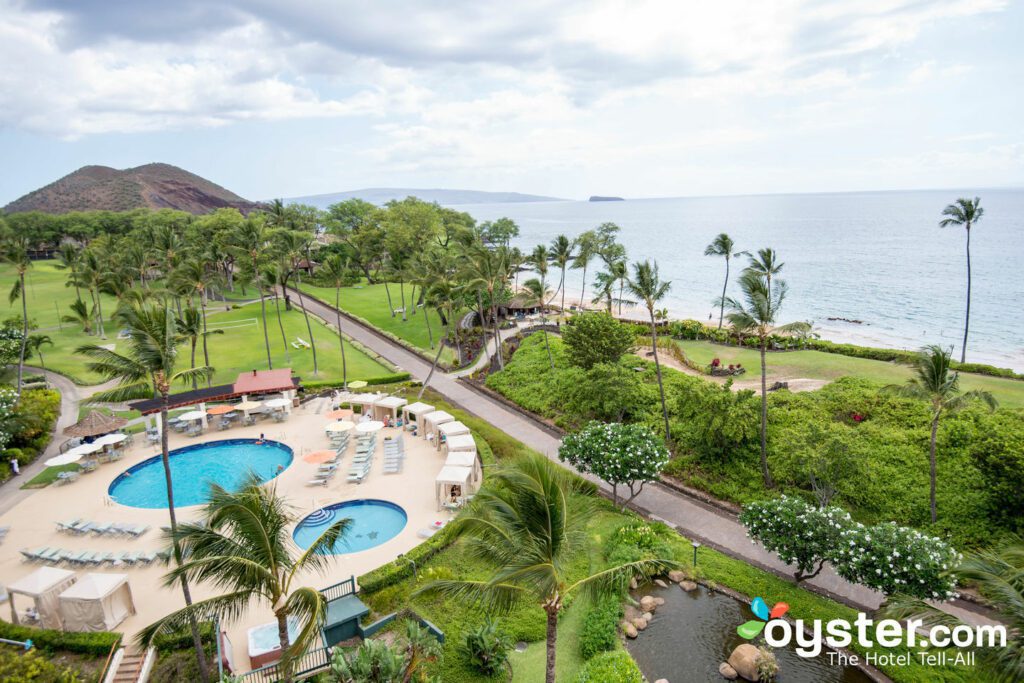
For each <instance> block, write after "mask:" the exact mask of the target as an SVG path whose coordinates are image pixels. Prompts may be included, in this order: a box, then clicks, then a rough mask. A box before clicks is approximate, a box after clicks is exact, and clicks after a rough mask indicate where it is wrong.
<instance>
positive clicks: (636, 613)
mask: <svg viewBox="0 0 1024 683" xmlns="http://www.w3.org/2000/svg"><path fill="white" fill-rule="evenodd" d="M643 614H644V613H643V612H641V611H640V610H638V609H637V608H636V607H633V605H626V606H625V607H624V608H622V616H623V617H624V618H625V620H626V621H633V620H634V619H637V618H639V617H642V616H643Z"/></svg>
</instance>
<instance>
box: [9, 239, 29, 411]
mask: <svg viewBox="0 0 1024 683" xmlns="http://www.w3.org/2000/svg"><path fill="white" fill-rule="evenodd" d="M5 241H6V244H5V245H4V250H3V257H4V260H5V261H7V262H8V263H10V264H11V265H13V266H14V272H15V274H16V275H17V277H18V279H17V280H15V281H14V285H13V286H12V287H11V293H10V296H9V297H8V300H9V301H10V303H12V304H13V303H14V302H15V301H17V300H18V299H21V350H20V352H19V354H18V381H17V384H15V387H14V388H15V391H16V392H17V394H18V396H21V377H22V375H23V374H24V372H25V347H26V344H28V296H27V293H26V292H25V273H27V272H28V269H29V268H31V267H32V259H30V258H29V255H28V250H29V246H30V245H29V242H28V238H27V237H25V236H24V235H12V236H9V237H8V238H7V239H6V240H5Z"/></svg>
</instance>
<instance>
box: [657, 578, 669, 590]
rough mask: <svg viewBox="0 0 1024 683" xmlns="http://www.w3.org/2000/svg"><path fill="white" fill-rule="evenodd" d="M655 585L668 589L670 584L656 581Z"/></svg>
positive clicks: (659, 580)
mask: <svg viewBox="0 0 1024 683" xmlns="http://www.w3.org/2000/svg"><path fill="white" fill-rule="evenodd" d="M654 583H655V584H656V585H658V586H660V587H662V588H668V584H667V583H665V582H664V581H662V580H661V579H655V580H654Z"/></svg>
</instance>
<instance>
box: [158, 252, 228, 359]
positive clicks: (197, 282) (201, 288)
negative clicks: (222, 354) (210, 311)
mask: <svg viewBox="0 0 1024 683" xmlns="http://www.w3.org/2000/svg"><path fill="white" fill-rule="evenodd" d="M210 265H211V262H210V260H209V259H208V258H206V257H205V256H204V255H202V254H201V253H200V254H190V255H189V257H187V258H186V259H185V260H184V261H183V262H182V263H181V265H179V266H178V267H177V268H176V269H175V270H174V273H172V274H171V281H172V283H173V284H174V285H175V286H176V287H178V288H180V289H181V290H182V291H184V292H185V293H186V296H188V297H189V298H190V299H191V298H192V296H193V295H195V296H196V297H198V299H199V317H200V322H201V323H202V324H201V325H200V331H201V332H202V334H201V335H200V338H201V339H202V341H203V364H204V365H209V364H210V350H209V348H207V343H206V342H207V339H206V337H207V336H208V332H207V329H206V296H207V294H208V293H209V288H210V287H216V286H218V285H219V284H221V282H222V280H221V278H220V276H219V275H218V274H217V273H216V272H210V270H209V266H210ZM217 332H218V333H223V332H224V331H223V330H217ZM195 364H196V363H195V358H193V359H192V367H195Z"/></svg>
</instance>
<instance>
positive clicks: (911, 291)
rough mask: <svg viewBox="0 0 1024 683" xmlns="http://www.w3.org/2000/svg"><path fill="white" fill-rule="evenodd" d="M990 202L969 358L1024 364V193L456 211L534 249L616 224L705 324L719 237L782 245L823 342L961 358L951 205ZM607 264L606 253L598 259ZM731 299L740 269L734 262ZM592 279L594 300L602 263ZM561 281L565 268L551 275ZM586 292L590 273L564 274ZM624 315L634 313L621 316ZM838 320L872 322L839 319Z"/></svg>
mask: <svg viewBox="0 0 1024 683" xmlns="http://www.w3.org/2000/svg"><path fill="white" fill-rule="evenodd" d="M975 194H977V195H978V196H980V197H981V198H982V206H983V207H984V208H985V216H984V218H983V219H982V221H981V222H980V223H979V224H978V226H977V227H976V228H975V229H973V230H972V236H971V258H972V268H973V295H972V304H971V336H970V340H969V342H968V350H967V357H968V360H975V361H979V362H988V363H993V364H996V365H1000V366H1003V367H1011V368H1014V369H1015V370H1018V371H1024V278H1022V277H1021V275H1020V272H1021V261H1022V257H1024V190H1016V189H1014V190H991V189H989V190H978V191H974V190H972V191H961V192H958V191H949V190H941V191H914V192H859V193H837V194H793V195H757V196H739V197H694V198H676V199H637V200H628V201H625V202H593V203H591V202H542V203H524V204H478V205H464V206H458V207H454V208H458V209H459V210H462V211H467V212H469V213H470V214H471V215H473V216H474V217H475V218H476V219H478V220H488V219H494V218H498V217H501V216H508V217H510V218H512V219H514V220H515V221H516V222H517V223H518V224H519V226H520V230H521V234H520V237H519V238H518V239H517V240H516V241H515V244H516V246H519V247H520V248H521V249H523V250H524V251H528V250H529V249H531V248H532V247H533V246H534V245H536V244H538V243H542V242H543V243H547V242H550V240H551V238H553V237H554V236H555V235H558V234H559V233H565V234H566V235H569V236H570V237H572V236H574V235H576V234H578V233H580V232H582V231H583V230H587V229H590V228H594V227H596V226H597V225H599V224H600V223H603V222H605V221H611V222H614V223H617V224H618V225H619V226H620V227H621V228H622V232H621V233H620V241H621V242H622V243H623V244H624V245H625V246H626V249H627V251H628V254H629V259H630V260H631V261H633V260H638V259H656V260H657V262H658V265H659V266H660V269H661V274H662V277H663V278H665V279H668V280H671V281H672V290H671V292H670V295H669V297H668V299H667V300H666V302H665V306H666V307H668V308H669V309H670V310H671V311H672V313H673V315H674V316H676V317H693V318H697V319H700V320H707V319H708V316H709V315H710V314H712V313H713V315H714V319H715V320H716V321H717V319H718V313H717V309H715V307H714V306H713V304H712V302H713V301H714V299H715V298H716V297H717V296H718V295H719V293H720V291H721V287H722V278H723V277H724V270H725V264H724V261H723V259H721V258H713V257H709V256H704V255H703V254H704V247H705V246H706V245H707V244H708V243H709V242H710V241H711V240H712V239H713V238H714V236H715V235H717V234H718V233H719V232H728V233H729V234H730V235H731V236H732V237H733V239H734V240H735V241H736V243H737V245H738V248H739V249H747V250H751V251H753V250H756V249H759V248H761V247H772V248H774V249H776V250H777V251H778V252H779V254H780V256H781V258H782V260H783V261H784V262H785V267H784V269H783V273H782V277H784V278H785V279H786V281H787V282H788V283H789V297H788V299H787V300H786V302H785V304H784V306H783V312H784V314H783V316H782V320H783V321H784V322H786V321H791V320H813V321H814V323H815V326H816V328H817V329H818V331H819V332H820V333H821V334H822V336H823V337H825V338H828V339H833V340H836V341H851V342H856V343H862V344H869V345H874V346H888V347H896V348H911V349H913V348H918V347H920V346H921V345H923V344H926V343H938V344H943V345H951V346H953V347H954V349H955V355H956V356H957V357H958V356H959V353H960V351H959V350H960V345H961V340H962V337H963V316H964V304H965V300H966V266H965V259H964V242H965V231H964V230H963V228H946V229H940V228H939V227H938V220H939V217H940V213H941V212H942V209H943V207H944V206H946V204H948V203H950V202H951V201H953V200H954V199H956V198H957V197H959V196H974V195H975ZM597 265H598V264H597V262H596V261H595V263H594V264H593V267H596V266H597ZM733 265H734V268H733V271H732V277H731V278H730V287H729V292H730V294H736V288H735V287H734V286H733V281H734V279H735V274H736V272H737V271H738V268H736V267H735V266H736V265H737V264H736V262H734V264H733ZM593 267H592V268H591V270H588V274H587V279H588V283H587V290H588V294H587V297H588V298H590V296H591V295H590V293H589V292H590V291H592V287H593V277H592V275H591V273H592V271H593ZM552 277H553V279H554V280H555V284H554V285H553V286H552V288H554V286H557V278H558V273H552ZM567 281H568V287H567V292H568V296H569V297H578V296H579V292H580V285H581V283H582V277H581V272H580V271H578V270H576V271H570V272H569V274H568V275H567ZM624 313H625V311H624ZM829 317H841V318H849V319H856V320H862V321H863V324H861V325H857V324H849V323H843V322H832V321H828V320H827V318H829Z"/></svg>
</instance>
